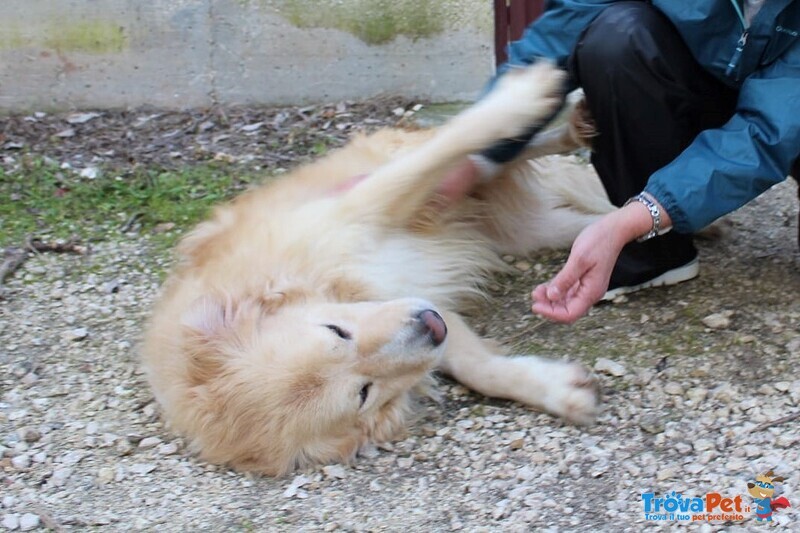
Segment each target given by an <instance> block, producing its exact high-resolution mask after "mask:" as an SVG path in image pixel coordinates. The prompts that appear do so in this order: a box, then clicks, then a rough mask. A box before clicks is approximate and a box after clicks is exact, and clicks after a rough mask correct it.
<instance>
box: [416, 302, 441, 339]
mask: <svg viewBox="0 0 800 533" xmlns="http://www.w3.org/2000/svg"><path fill="white" fill-rule="evenodd" d="M419 318H420V320H422V323H423V324H425V326H426V327H427V328H428V329H429V330H430V332H431V339H432V340H433V344H434V345H435V346H439V345H440V344H441V343H442V342H444V339H445V337H447V325H446V324H445V323H444V319H443V318H442V316H441V315H440V314H439V313H437V312H436V311H434V310H432V309H426V310H425V311H423V312H421V313H420V314H419Z"/></svg>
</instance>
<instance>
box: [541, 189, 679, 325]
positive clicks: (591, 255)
mask: <svg viewBox="0 0 800 533" xmlns="http://www.w3.org/2000/svg"><path fill="white" fill-rule="evenodd" d="M661 212H662V217H663V218H664V221H663V226H665V225H669V224H670V219H669V215H667V214H666V212H665V211H664V210H663V209H662V210H661ZM663 226H662V227H663ZM651 227H652V218H651V217H650V213H649V211H648V210H647V207H645V206H644V205H642V204H641V203H639V202H634V203H631V204H629V205H628V206H626V207H624V208H622V209H619V210H617V211H614V212H612V213H609V214H608V215H605V216H604V217H602V218H601V219H599V220H598V221H596V222H595V223H593V224H591V225H589V226H587V227H586V228H585V229H584V230H583V231H582V232H581V233H580V235H578V238H577V239H575V242H574V243H573V245H572V250H571V251H570V254H569V258H568V259H567V263H566V264H565V265H564V267H563V268H562V269H561V271H560V272H559V273H558V274H557V275H556V277H554V278H553V279H552V280H550V281H549V282H548V283H543V284H541V285H538V286H537V287H536V288H535V289H534V290H533V292H532V293H531V297H532V299H533V305H532V306H531V310H532V311H533V312H534V313H536V314H538V315H541V316H543V317H545V318H549V319H550V320H555V321H556V322H565V323H568V324H571V323H573V322H575V321H576V320H578V319H579V318H580V317H582V316H583V315H585V314H586V313H587V312H588V311H589V309H590V308H591V307H592V306H593V305H594V304H595V303H597V301H598V300H600V298H602V297H603V294H605V292H606V290H607V289H608V282H609V279H610V278H611V271H612V270H613V269H614V264H615V263H616V261H617V258H618V257H619V253H620V251H622V248H623V247H624V246H625V244H627V243H628V242H630V241H632V240H633V239H635V238H636V237H638V236H640V235H644V234H645V233H647V231H649V230H650V229H651Z"/></svg>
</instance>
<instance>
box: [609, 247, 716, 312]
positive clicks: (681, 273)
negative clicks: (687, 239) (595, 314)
mask: <svg viewBox="0 0 800 533" xmlns="http://www.w3.org/2000/svg"><path fill="white" fill-rule="evenodd" d="M698 274H700V261H698V259H697V258H696V257H695V258H694V259H692V260H691V261H689V262H688V263H686V264H685V265H683V266H681V267H678V268H673V269H672V270H668V271H667V272H664V273H663V274H661V275H660V276H658V277H656V278H653V279H651V280H649V281H645V282H644V283H641V284H639V285H631V286H630V287H617V288H616V289H611V290H610V291H607V292H606V293H605V294H604V295H603V297H602V298H600V301H601V302H607V301H610V300H613V299H614V298H617V297H618V296H622V295H623V294H630V293H632V292H636V291H640V290H642V289H650V288H652V287H664V286H667V285H677V284H678V283H681V282H684V281H689V280H690V279H693V278H696V277H697V275H698Z"/></svg>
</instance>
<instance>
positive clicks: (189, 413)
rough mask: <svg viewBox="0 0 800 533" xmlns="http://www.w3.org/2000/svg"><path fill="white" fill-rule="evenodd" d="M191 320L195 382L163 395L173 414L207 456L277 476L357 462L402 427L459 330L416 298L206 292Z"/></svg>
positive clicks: (186, 337) (186, 330)
mask: <svg viewBox="0 0 800 533" xmlns="http://www.w3.org/2000/svg"><path fill="white" fill-rule="evenodd" d="M180 328H181V331H180V337H181V338H180V341H179V343H180V346H179V349H180V350H181V351H182V353H183V354H184V356H185V357H186V362H185V365H184V366H183V367H182V368H181V373H182V378H183V379H184V383H183V388H184V391H185V392H184V394H182V395H181V396H182V397H181V398H180V401H177V402H173V401H171V400H168V401H164V398H163V395H160V396H161V400H162V403H163V404H164V407H165V411H166V412H167V417H168V418H169V419H170V420H171V421H172V422H173V424H175V425H176V427H177V429H179V430H181V431H183V432H184V433H186V434H187V436H189V437H190V438H191V439H192V440H193V442H194V445H195V447H196V448H197V449H198V450H199V451H200V453H201V455H202V456H203V457H205V458H206V459H208V460H211V461H213V462H218V463H227V464H229V465H231V466H233V467H234V468H237V469H243V470H257V471H260V472H264V473H267V474H270V475H280V474H284V473H286V472H288V471H291V470H292V469H294V468H296V467H302V466H304V465H307V464H314V463H326V462H333V461H347V460H349V459H351V458H352V457H354V456H355V454H356V452H357V451H358V449H359V448H360V447H361V446H362V445H364V444H366V443H368V442H370V441H378V442H379V441H382V440H386V439H389V438H391V437H393V436H394V435H395V434H397V433H398V432H400V431H401V430H402V429H403V428H404V426H405V424H404V419H405V415H406V413H407V411H408V410H409V407H410V403H411V400H412V396H413V395H414V393H415V392H425V391H424V390H423V389H425V388H426V387H427V386H428V385H429V383H430V378H429V373H430V371H431V369H432V368H433V367H434V366H435V365H436V364H437V362H438V360H439V358H440V356H441V352H442V350H443V342H444V340H445V336H446V331H447V330H446V327H445V324H444V321H443V320H442V318H441V316H440V315H439V314H438V312H436V310H435V309H434V307H433V306H432V305H431V304H430V303H428V302H425V301H421V300H415V299H402V300H394V301H390V302H384V303H372V302H362V303H331V302H325V301H319V302H314V301H308V300H306V299H300V301H294V302H292V301H286V302H281V303H280V304H279V305H276V304H275V302H274V301H265V300H263V299H260V300H259V299H250V298H244V299H235V298H230V297H226V298H220V297H204V298H200V299H199V300H197V301H196V302H194V303H193V304H192V305H191V307H190V309H189V310H188V311H186V312H185V313H184V315H183V317H182V320H181V326H180ZM151 366H152V365H151ZM150 371H151V372H153V369H152V368H151V369H150ZM151 381H154V384H155V381H156V380H153V376H151ZM161 386H162V387H163V386H164V383H163V380H162V384H161ZM166 386H167V387H171V386H172V385H171V384H167V385H166ZM155 388H156V391H157V392H158V389H159V387H158V386H156V387H155Z"/></svg>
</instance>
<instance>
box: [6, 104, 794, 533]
mask: <svg viewBox="0 0 800 533" xmlns="http://www.w3.org/2000/svg"><path fill="white" fill-rule="evenodd" d="M348 105H349V104H348ZM359 105H361V104H359ZM392 105H400V104H395V103H391V104H390V105H388V106H387V103H386V102H382V103H377V104H373V105H372V107H369V106H368V110H367V111H365V112H364V113H361V114H358V113H356V114H355V115H353V116H352V117H350V118H348V119H347V120H348V121H350V122H351V123H353V124H355V125H354V126H352V127H350V126H348V127H347V128H342V129H341V130H337V129H336V126H335V120H334V124H333V125H329V127H328V128H327V129H326V130H324V131H327V130H329V129H333V131H339V132H344V133H342V137H343V136H344V134H346V133H347V132H348V131H351V130H352V129H357V128H358V127H360V126H361V125H363V124H364V122H363V121H364V120H366V119H369V120H374V121H376V122H373V123H369V122H368V123H367V124H368V125H369V124H373V125H375V124H384V123H394V122H396V116H395V115H394V114H392V113H391V110H388V111H387V108H388V107H391V106H392ZM325 109H334V110H336V106H328V107H327V108H326V107H324V106H323V107H319V108H315V109H314V110H312V111H310V113H311V114H312V115H313V120H311V121H306V122H311V123H312V127H313V128H319V127H320V122H319V121H321V120H322V119H323V118H324V117H322V118H320V117H321V115H322V113H323V112H324V110H325ZM364 109H367V108H364ZM339 110H340V111H342V109H341V107H340V108H339ZM296 111H297V110H291V112H290V111H289V110H287V109H284V110H279V111H264V110H251V111H248V110H228V111H227V112H224V113H223V112H222V111H215V112H214V114H213V116H220V113H221V114H222V115H224V116H228V117H231V116H234V117H241V118H237V119H236V120H230V119H229V121H228V122H229V123H230V124H238V125H235V126H226V127H227V128H228V129H229V130H230V131H228V132H226V133H225V134H227V135H232V136H236V135H238V137H237V138H238V139H240V141H237V140H236V139H232V140H230V141H228V142H230V143H231V144H230V145H227V147H226V148H225V149H224V150H223V149H216V148H213V149H202V150H201V149H198V147H199V146H202V143H201V142H200V141H199V140H197V135H203V134H204V133H203V132H200V133H198V132H199V131H200V129H202V128H200V124H201V123H202V122H204V120H201V121H198V116H199V117H206V116H209V115H208V113H199V114H195V115H191V114H187V115H177V114H169V115H162V116H168V117H169V118H170V121H168V122H169V124H172V123H173V122H174V123H176V124H195V126H194V127H193V128H194V129H192V130H185V128H184V130H182V131H184V133H182V134H181V135H180V136H179V137H181V138H183V136H185V135H189V134H190V135H192V136H194V137H192V138H193V139H195V140H194V141H191V140H186V139H183V140H181V143H182V144H180V145H179V146H177V147H176V146H175V145H174V144H173V145H170V144H169V143H166V145H165V146H161V145H159V146H155V145H154V143H153V142H147V141H146V140H142V141H141V142H140V144H137V142H139V141H134V140H132V139H131V138H127V140H126V136H125V135H116V134H115V135H111V136H110V137H109V136H108V135H107V136H106V137H105V139H106V141H108V144H106V141H104V142H103V146H102V148H97V149H94V148H91V146H94V145H91V142H99V141H97V139H95V138H94V136H93V135H91V134H90V133H91V132H89V133H87V135H86V139H87V140H86V143H89V145H87V144H85V143H84V144H81V143H79V142H78V141H77V140H75V141H74V146H72V147H71V148H70V147H69V146H66V145H65V143H63V142H58V141H53V140H52V139H53V136H52V132H55V133H59V131H61V130H58V128H61V127H63V126H65V125H66V127H70V123H69V122H68V121H67V117H66V116H55V117H51V116H41V117H36V116H33V117H31V118H33V119H34V120H33V121H31V120H28V121H26V120H25V119H24V117H14V118H12V119H9V121H7V122H6V123H5V131H4V135H5V138H4V140H3V142H5V143H6V146H5V150H6V152H5V154H6V159H5V164H8V165H11V164H13V157H14V154H13V152H12V151H13V150H17V149H19V148H18V147H16V146H15V144H23V145H24V146H25V147H26V148H25V149H27V150H29V151H30V152H32V153H38V154H40V155H46V156H48V157H51V158H53V159H56V160H57V161H64V162H71V164H73V166H80V165H79V163H80V162H81V161H83V162H85V161H94V162H92V164H104V163H105V162H107V161H109V160H111V161H112V162H114V163H117V164H143V163H142V162H144V163H151V162H155V163H159V164H173V165H176V164H186V163H187V162H189V161H190V160H191V159H192V157H194V156H191V155H190V154H195V153H198V154H201V155H200V156H198V158H200V159H203V158H207V157H208V153H212V154H215V153H223V152H224V153H229V154H233V157H244V159H245V160H246V161H249V162H251V163H252V164H254V165H259V166H261V165H263V166H264V167H267V168H268V167H269V166H270V165H273V166H274V165H282V164H284V161H285V160H287V159H291V157H292V156H291V154H289V155H286V153H285V152H281V153H277V154H272V155H264V154H263V153H262V151H263V150H264V149H265V145H264V144H263V143H254V142H253V136H248V135H247V134H248V133H251V132H248V131H242V126H243V125H244V126H247V125H252V124H257V123H258V122H263V123H264V124H262V126H259V127H258V128H256V129H255V130H253V131H256V130H259V129H261V128H264V130H266V129H268V128H267V125H266V124H269V125H270V126H269V127H270V128H272V127H273V125H274V117H276V116H279V114H280V113H282V112H286V113H288V114H289V116H291V117H296V116H297V115H296V114H295V112H296ZM342 112H344V111H342ZM209 113H210V112H209ZM305 113H306V114H308V113H309V111H306V112H305ZM375 113H377V114H378V115H380V116H379V118H374V116H373V117H372V118H370V117H371V116H372V115H374V114H375ZM300 114H301V115H302V114H303V113H300ZM371 114H372V115H371ZM147 115H148V114H144V115H143V114H141V113H139V114H137V113H127V114H116V115H109V114H106V115H104V116H103V118H101V119H97V120H104V121H106V122H105V123H104V127H103V128H102V129H104V130H106V131H113V132H124V131H127V130H130V129H131V128H133V125H134V124H136V121H137V120H140V118H141V117H142V116H147ZM397 115H402V113H401V112H400V111H398V114H397ZM12 120H13V121H16V122H14V123H13V124H12ZM91 120H95V119H91ZM207 120H210V119H207ZM207 120H206V121H207ZM293 120H294V119H293ZM300 120H303V119H300ZM271 121H272V122H271ZM149 122H150V123H155V122H157V119H156V118H153V119H151V120H150V121H149ZM14 124H17V125H18V124H23V125H24V126H25V127H30V128H32V131H34V132H35V131H39V129H38V128H41V129H42V131H50V132H51V134H50V135H49V136H48V135H44V136H43V137H36V136H35V135H34V134H33V133H30V132H28V133H26V132H25V131H22V130H20V129H19V128H16V127H15V126H14ZM169 124H168V125H167V126H164V128H163V129H161V130H153V131H150V132H149V133H148V135H149V136H151V137H152V138H162V139H163V137H158V135H163V134H164V133H169V131H172V129H176V128H175V127H174V126H172V125H169ZM324 124H325V123H324V122H322V123H321V125H324ZM97 125H98V126H100V123H99V122H98V123H97ZM216 127H218V126H217V125H216V123H215V126H213V128H216ZM297 127H298V128H300V126H297ZM109 128H110V129H109ZM170 128H172V129H170ZM198 128H199V129H198ZM65 129H66V128H65ZM98 129H101V128H98ZM279 129H280V125H279V126H278V129H276V131H275V133H274V134H275V135H278V134H279V133H280V131H278V130H279ZM56 130H58V131H56ZM186 131H189V133H186ZM270 131H272V130H270ZM237 132H238V133H237ZM73 133H74V134H75V135H73V136H69V135H67V134H65V135H66V136H64V137H60V139H62V140H64V139H66V141H68V142H73V139H74V138H75V136H77V135H80V132H73ZM98 134H99V133H98ZM271 134H272V133H271ZM143 137H144V136H143V135H139V136H137V137H136V138H137V139H141V138H143ZM110 138H111V140H109V139H110ZM113 138H116V139H117V140H116V141H114V140H113ZM167 138H168V139H169V138H175V136H173V137H167ZM37 139H38V140H37ZM56 139H58V137H56ZM92 139H94V140H92ZM338 139H339V137H337V138H336V139H335V140H337V142H338ZM11 142H13V143H15V144H12V145H10V146H9V145H8V143H11ZM219 142H222V141H219ZM53 143H54V144H53ZM156 144H158V143H156ZM90 145H91V146H90ZM87 146H90V147H88V148H87ZM147 146H150V147H151V149H147V150H150V151H145V150H146V147H147ZM302 146H307V144H301V145H298V147H295V149H296V150H298V151H299V150H300V149H301V148H302ZM123 153H124V155H119V154H123ZM170 153H172V155H170ZM176 153H180V154H182V155H181V156H180V157H178V156H176V155H175V154H176ZM9 154H10V155H9ZM103 154H106V155H105V156H104V155H103ZM242 154H243V155H242ZM248 154H255V155H256V158H255V159H253V158H249V159H248V158H247V157H245V156H247V155H248ZM212 157H213V156H212ZM298 157H299V155H298ZM104 158H105V159H104ZM176 160H177V162H176ZM98 161H100V162H99V163H98ZM796 195H797V191H796V187H795V184H794V183H788V182H787V183H786V184H783V185H781V186H779V187H776V188H774V189H773V190H772V191H770V192H769V193H768V194H766V195H764V196H763V197H761V198H760V199H758V200H757V201H756V202H754V203H752V204H751V205H749V206H747V207H746V208H744V209H742V210H741V211H739V212H738V213H735V214H734V215H732V216H729V217H727V218H726V219H725V221H724V223H723V226H724V231H723V235H722V237H720V238H719V239H717V240H713V241H702V242H700V243H699V247H700V249H701V264H702V272H701V277H700V278H699V279H697V280H695V281H692V282H689V283H685V284H683V285H681V286H677V287H673V288H669V289H657V290H652V291H648V292H646V293H645V294H641V295H633V296H631V297H629V298H627V299H625V300H624V301H617V302H615V303H613V304H609V305H603V306H598V307H596V308H595V309H594V310H593V311H592V312H591V314H590V315H589V316H588V317H587V318H585V319H583V320H581V321H580V322H579V323H578V324H576V325H574V326H561V325H555V324H549V323H544V322H542V321H540V320H539V319H537V318H535V317H533V316H531V315H530V313H529V312H528V311H527V307H528V296H527V294H528V291H529V289H530V288H531V287H532V286H533V284H534V283H536V282H538V281H541V280H543V279H546V278H547V277H548V276H549V275H551V274H552V273H554V272H555V271H556V269H557V267H558V265H559V264H560V263H561V262H562V261H563V259H564V257H565V256H564V254H563V253H544V254H541V255H537V256H535V257H529V258H510V257H509V258H507V260H508V261H510V262H513V263H514V264H515V266H516V267H517V270H518V274H516V275H509V276H503V277H499V278H497V279H496V280H495V281H494V283H493V284H492V287H491V292H492V293H493V299H492V300H491V301H489V302H488V303H487V304H486V305H485V306H483V307H482V308H480V309H478V310H476V311H475V313H474V315H473V316H472V317H471V320H472V322H473V323H474V324H475V325H476V326H477V327H478V328H479V329H480V330H482V331H483V332H485V333H486V334H489V335H493V336H496V337H497V338H499V339H505V340H507V341H508V342H509V344H511V345H515V346H516V347H517V348H518V350H519V351H520V352H523V353H524V352H536V353H540V354H546V355H550V356H553V357H562V356H566V355H568V356H570V357H574V358H575V359H578V360H581V361H583V362H584V363H585V364H587V365H589V366H593V367H594V368H595V369H596V371H597V372H598V374H599V379H600V382H601V384H602V387H603V396H604V405H605V407H604V411H603V413H602V414H601V416H600V418H599V420H598V422H597V424H596V425H594V426H592V427H590V428H575V427H570V426H566V425H564V424H562V423H561V422H560V421H558V420H554V419H553V418H551V417H549V416H546V415H542V414H537V413H534V412H531V411H530V410H528V409H525V408H523V407H520V406H518V405H514V404H512V403H508V402H503V401H494V400H488V399H486V398H483V397H480V396H478V395H475V394H472V393H470V392H469V391H467V390H466V389H464V388H463V387H461V386H459V385H457V384H454V383H452V382H450V381H447V380H446V379H442V380H441V388H442V389H443V391H444V395H443V399H442V401H441V403H434V402H429V403H427V404H424V405H423V409H422V410H421V412H420V416H419V419H418V420H417V421H416V422H415V423H414V424H413V425H412V426H411V428H410V430H409V434H408V436H407V438H406V439H405V440H402V441H399V442H395V443H392V444H391V445H387V446H385V447H382V448H379V449H376V450H372V451H371V452H369V453H367V454H366V455H365V456H364V457H362V458H360V459H359V461H358V462H357V463H356V464H354V465H352V466H329V467H324V468H320V469H316V470H310V471H305V472H299V473H297V474H296V475H293V476H289V477H288V478H285V479H267V478H259V477H255V476H249V475H241V474H237V473H233V472H230V471H228V470H226V469H224V468H220V467H215V466H211V465H208V464H205V463H203V462H201V461H198V460H197V459H196V458H194V457H193V456H192V455H191V454H190V453H188V452H187V451H186V449H185V447H184V443H183V442H182V441H181V440H180V439H177V438H175V436H174V435H172V434H171V433H170V432H169V431H168V430H167V428H165V427H164V424H163V423H162V422H161V420H160V418H159V412H158V407H157V405H155V404H154V403H153V399H152V396H151V394H150V392H149V390H148V387H147V385H146V383H145V380H144V377H143V375H142V373H141V370H140V368H139V364H138V358H137V352H136V346H137V342H138V340H139V337H140V333H141V329H142V325H143V321H144V320H145V318H146V316H147V313H148V310H149V308H150V306H151V304H152V302H153V300H154V298H155V297H156V295H157V291H158V285H159V279H160V275H161V273H162V272H163V269H164V268H165V266H167V265H168V264H169V262H170V261H171V258H170V257H169V256H168V255H165V254H163V253H162V252H157V251H156V250H158V249H159V248H158V247H156V246H153V245H152V244H151V241H150V236H149V235H143V234H140V233H137V232H136V231H135V229H136V228H132V231H130V232H128V233H125V234H115V235H111V236H110V237H109V239H108V240H107V241H104V242H100V243H96V244H94V245H93V247H92V252H91V253H90V254H87V255H85V256H75V255H54V254H47V253H45V254H41V255H36V256H34V257H31V258H30V259H29V260H28V261H27V262H26V263H25V264H24V266H23V267H22V268H21V269H19V270H18V271H17V272H16V273H15V274H14V275H13V276H12V277H11V278H10V279H9V280H8V281H7V283H6V292H5V294H4V297H5V298H4V300H2V301H0V387H1V389H0V392H1V393H2V394H1V397H0V428H2V429H0V484H1V485H2V491H1V492H2V509H0V519H1V520H2V523H1V525H2V526H4V527H5V528H6V529H10V530H15V529H17V530H31V529H35V528H37V527H38V528H44V527H47V528H51V529H54V530H62V529H63V530H67V529H83V528H89V527H96V528H99V527H102V528H103V529H107V530H131V529H133V530H156V529H158V530H160V531H182V530H188V531H198V530H210V531H228V530H230V531H252V530H259V531H261V530H285V531H296V530H308V531H313V530H324V531H334V530H345V531H370V530H388V531H401V530H405V531H450V530H465V531H497V530H502V531H526V530H531V529H549V530H552V531H572V530H584V529H589V528H592V529H595V530H600V531H640V530H642V529H643V528H645V527H655V528H656V529H663V530H670V529H673V528H674V527H676V523H674V522H668V523H653V522H646V521H645V517H644V512H643V511H644V508H643V504H642V493H645V492H652V493H655V495H656V496H658V497H662V496H664V495H666V494H667V493H670V492H672V491H677V492H679V493H682V494H683V496H684V497H704V495H705V494H707V493H710V492H717V493H720V494H722V495H723V496H726V497H731V498H733V497H735V496H742V499H743V501H744V502H745V505H750V502H751V498H750V497H749V496H747V495H746V483H747V482H748V481H752V480H753V477H754V475H755V474H756V473H761V472H763V471H766V470H768V469H774V470H775V471H776V473H778V474H780V475H782V476H783V477H785V478H786V481H785V482H784V483H783V484H778V492H779V493H781V492H782V494H783V495H784V496H786V497H787V498H788V499H789V500H790V502H791V503H792V504H793V505H794V507H793V508H792V509H788V510H781V511H779V512H778V513H777V514H776V516H775V519H776V522H777V523H778V524H780V525H783V526H786V527H788V528H792V529H795V530H797V529H798V528H800V513H798V512H797V511H796V508H798V507H800V454H798V449H800V418H794V419H793V420H790V419H789V418H790V417H791V415H794V416H795V417H797V416H798V414H800V374H798V373H797V370H796V369H797V368H798V366H800V335H798V331H799V330H800V298H798V295H800V274H799V272H800V270H798V266H800V255H798V250H797V243H796V235H797V227H796V221H797V200H796ZM683 526H685V527H686V528H687V529H690V530H701V531H712V530H719V529H724V530H726V531H738V530H749V529H753V530H757V529H758V528H760V527H765V526H764V525H763V524H756V522H755V520H754V518H752V517H751V515H750V514H749V513H747V514H746V518H745V520H744V521H733V522H724V521H723V522H714V523H713V524H712V525H709V524H708V523H701V524H688V523H683Z"/></svg>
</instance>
